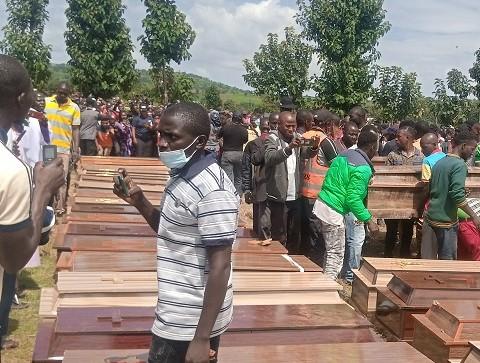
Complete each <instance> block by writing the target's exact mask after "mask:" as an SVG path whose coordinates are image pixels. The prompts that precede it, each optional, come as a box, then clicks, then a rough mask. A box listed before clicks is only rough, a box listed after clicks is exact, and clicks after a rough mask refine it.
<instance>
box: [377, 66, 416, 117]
mask: <svg viewBox="0 0 480 363" xmlns="http://www.w3.org/2000/svg"><path fill="white" fill-rule="evenodd" d="M421 97H422V94H421V85H420V84H419V83H418V82H417V75H416V74H415V73H406V74H404V73H403V71H402V69H401V68H400V67H383V68H380V71H379V86H378V87H377V88H376V89H375V90H374V92H373V101H374V103H375V106H376V107H378V109H379V117H380V119H381V120H382V121H384V122H392V121H401V120H403V119H405V118H407V117H416V116H418V114H419V112H420V110H419V105H420V99H421Z"/></svg>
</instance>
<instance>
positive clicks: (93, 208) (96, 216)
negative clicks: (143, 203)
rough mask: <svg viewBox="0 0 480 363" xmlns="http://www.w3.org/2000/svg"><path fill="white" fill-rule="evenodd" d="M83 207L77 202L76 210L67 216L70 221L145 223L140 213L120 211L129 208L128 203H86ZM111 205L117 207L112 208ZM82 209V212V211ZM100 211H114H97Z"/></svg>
mask: <svg viewBox="0 0 480 363" xmlns="http://www.w3.org/2000/svg"><path fill="white" fill-rule="evenodd" d="M86 205H87V207H86V208H85V210H84V209H83V205H82V204H76V203H75V206H76V207H75V212H73V213H71V214H69V215H68V216H67V221H70V222H103V223H129V224H132V223H139V224H145V223H146V222H145V218H143V216H142V215H140V214H138V213H122V214H121V213H119V211H118V208H129V207H130V206H127V205H102V204H86ZM110 207H112V208H115V210H111V209H110ZM80 211H81V212H80ZM100 211H106V212H112V213H97V212H100Z"/></svg>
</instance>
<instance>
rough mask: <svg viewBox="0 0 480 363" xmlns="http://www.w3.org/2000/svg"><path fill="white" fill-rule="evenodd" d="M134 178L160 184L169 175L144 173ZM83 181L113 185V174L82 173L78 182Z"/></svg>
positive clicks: (139, 183)
mask: <svg viewBox="0 0 480 363" xmlns="http://www.w3.org/2000/svg"><path fill="white" fill-rule="evenodd" d="M112 174H113V173H112ZM134 180H135V183H137V184H138V185H158V184H160V183H162V184H165V182H166V181H167V180H168V176H167V175H143V176H137V177H135V179H134ZM82 182H102V183H106V184H109V185H110V187H111V186H112V183H113V175H101V174H100V175H98V174H82V175H80V180H79V181H78V183H77V184H81V183H82Z"/></svg>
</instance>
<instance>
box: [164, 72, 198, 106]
mask: <svg viewBox="0 0 480 363" xmlns="http://www.w3.org/2000/svg"><path fill="white" fill-rule="evenodd" d="M169 98H170V99H171V100H172V101H194V100H195V95H194V94H193V79H192V78H191V77H189V76H188V75H186V74H185V73H175V75H174V81H173V85H172V87H171V88H170V94H169Z"/></svg>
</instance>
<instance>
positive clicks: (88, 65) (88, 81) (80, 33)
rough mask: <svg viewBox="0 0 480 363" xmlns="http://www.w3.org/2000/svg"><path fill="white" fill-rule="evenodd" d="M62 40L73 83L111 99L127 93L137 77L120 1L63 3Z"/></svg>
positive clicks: (82, 89)
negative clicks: (65, 19)
mask: <svg viewBox="0 0 480 363" xmlns="http://www.w3.org/2000/svg"><path fill="white" fill-rule="evenodd" d="M67 3H68V9H67V10H66V12H65V14H66V16H67V31H66V33H65V40H66V45H67V53H68V55H69V56H70V58H71V59H70V61H69V62H68V64H69V65H70V66H71V77H72V81H73V83H74V84H75V85H76V86H77V88H78V89H79V90H80V91H81V92H82V93H84V94H93V95H95V96H101V97H105V98H108V97H111V96H114V95H118V94H119V93H121V92H127V91H129V90H130V89H131V87H132V84H133V83H134V81H135V79H136V77H137V73H136V71H135V60H134V59H133V56H132V52H133V44H132V41H131V39H130V34H129V29H128V28H127V26H126V25H125V19H124V18H123V13H124V11H125V7H124V6H122V2H121V0H102V1H91V0H67Z"/></svg>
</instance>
